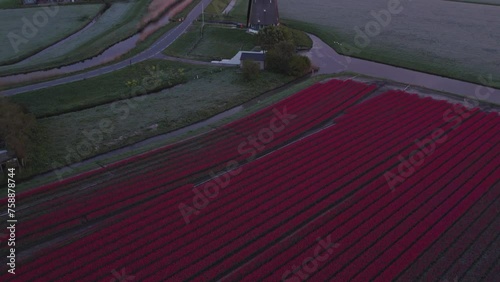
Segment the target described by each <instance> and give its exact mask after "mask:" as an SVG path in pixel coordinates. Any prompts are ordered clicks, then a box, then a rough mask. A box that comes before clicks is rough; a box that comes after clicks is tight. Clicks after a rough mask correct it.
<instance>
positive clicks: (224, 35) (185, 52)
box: [164, 23, 256, 61]
mask: <svg viewBox="0 0 500 282" xmlns="http://www.w3.org/2000/svg"><path fill="white" fill-rule="evenodd" d="M201 30H202V29H201V24H200V23H195V24H194V25H193V26H191V27H190V28H189V30H188V31H187V32H186V33H184V34H183V35H182V36H180V37H179V38H178V39H177V40H176V41H175V42H174V43H173V44H172V45H170V46H169V47H168V48H167V49H165V51H164V54H166V55H169V56H175V57H182V58H189V59H197V60H204V61H211V60H220V59H230V58H232V57H233V56H234V55H236V53H238V51H240V50H245V51H249V50H251V49H252V48H253V47H254V46H255V41H256V37H255V36H254V35H251V34H248V33H247V32H246V30H245V29H236V28H229V27H222V26H216V25H208V24H207V25H205V27H204V28H203V36H202V35H201Z"/></svg>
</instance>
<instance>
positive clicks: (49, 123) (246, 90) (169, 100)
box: [18, 62, 291, 177]
mask: <svg viewBox="0 0 500 282" xmlns="http://www.w3.org/2000/svg"><path fill="white" fill-rule="evenodd" d="M155 63H156V62H154V63H153V65H155ZM200 73H201V75H200V76H199V79H194V78H192V77H191V80H190V81H189V82H187V83H185V84H182V85H178V86H175V87H173V88H170V89H166V90H163V91H160V92H158V93H153V94H149V95H145V96H142V97H140V98H139V99H127V100H121V101H118V102H114V103H107V104H101V105H99V106H97V107H93V108H88V109H85V110H81V111H75V112H71V113H66V114H62V115H58V116H53V117H49V118H43V119H39V120H38V124H39V128H40V132H39V136H40V138H39V140H36V142H35V144H36V149H35V152H34V153H33V155H34V156H35V157H34V158H33V159H32V160H31V161H30V164H31V165H30V168H29V169H28V170H26V171H25V172H24V174H23V176H22V177H28V176H30V175H34V174H39V173H42V172H44V171H47V170H50V169H52V167H53V166H58V165H57V164H61V165H63V164H66V163H65V157H66V155H67V154H68V152H69V151H72V150H73V151H75V150H76V152H79V151H80V150H81V152H80V153H79V154H78V155H75V156H73V157H72V162H76V161H78V160H80V159H85V158H89V157H92V156H95V155H98V154H102V153H105V152H108V151H110V150H113V149H116V148H120V147H123V146H126V145H129V144H132V143H135V142H138V141H141V140H144V139H146V138H148V137H152V136H155V135H158V134H162V133H166V132H169V131H172V130H175V129H178V128H181V127H184V126H187V125H190V124H192V123H195V122H198V121H201V120H204V119H207V118H209V117H211V116H213V115H215V114H217V113H220V112H223V111H225V110H227V109H229V108H232V107H234V106H236V105H239V104H242V103H244V102H246V101H248V100H250V99H252V98H254V97H256V96H258V95H259V94H260V93H262V92H265V91H266V90H270V89H272V88H275V87H278V86H280V85H283V84H284V83H286V82H288V81H290V80H291V78H290V77H285V76H282V75H278V74H274V73H266V74H265V75H261V78H260V79H259V80H257V81H255V82H253V83H247V82H245V81H243V79H242V77H241V74H240V71H239V69H237V68H229V69H228V68H224V69H219V68H212V70H211V71H210V70H208V71H207V70H201V72H200ZM137 79H138V80H141V79H142V78H141V77H138V78H137ZM123 83H125V82H123ZM88 85H91V84H88ZM93 85H96V86H95V88H99V85H98V84H96V83H93ZM75 91H76V90H75ZM80 91H81V93H82V94H85V93H86V92H87V91H86V90H84V89H82V90H80ZM18 102H19V101H18ZM66 102H67V103H72V102H71V101H66ZM82 103H83V102H82ZM57 104H58V103H54V104H53V105H54V107H56V105H57ZM104 121H105V122H107V123H108V125H107V126H106V127H107V128H110V127H112V130H108V131H109V132H108V131H107V132H106V134H104V136H103V140H102V141H100V142H97V143H96V144H92V146H91V148H85V149H84V148H80V147H78V146H79V144H80V143H81V142H83V141H85V140H86V139H85V138H87V137H86V136H87V133H88V132H92V131H93V130H99V128H100V125H101V124H102V123H103V122H104ZM68 150H69V151H68Z"/></svg>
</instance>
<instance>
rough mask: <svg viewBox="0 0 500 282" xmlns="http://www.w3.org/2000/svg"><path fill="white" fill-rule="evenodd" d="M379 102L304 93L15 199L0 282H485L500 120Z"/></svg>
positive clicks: (359, 91)
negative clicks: (12, 258)
mask: <svg viewBox="0 0 500 282" xmlns="http://www.w3.org/2000/svg"><path fill="white" fill-rule="evenodd" d="M379 90H380V87H379V86H378V85H374V84H365V83H361V82H356V81H352V80H345V81H343V80H336V79H334V80H330V81H327V82H322V83H317V84H315V85H313V86H311V87H309V88H307V89H305V90H302V91H300V92H298V93H296V94H294V95H292V96H290V97H288V98H286V99H283V100H281V101H280V102H277V103H275V104H273V105H271V106H269V107H266V108H264V109H261V110H259V111H257V112H255V113H253V114H251V115H249V116H246V117H244V118H242V119H239V120H237V121H235V122H232V123H230V124H227V125H224V126H221V127H218V128H215V129H213V130H211V131H209V132H207V133H205V134H201V135H197V136H194V137H191V138H190V139H186V140H184V141H181V142H178V143H175V144H172V145H168V146H166V147H163V148H159V149H156V150H154V151H151V152H148V153H146V154H143V155H139V156H136V157H132V158H129V159H127V160H124V161H120V162H117V163H115V164H113V165H110V166H106V167H104V168H102V169H99V170H95V171H90V172H88V173H85V174H81V175H79V176H76V177H73V178H69V179H66V180H63V181H60V182H56V183H53V184H50V185H46V186H43V187H40V188H37V189H34V190H30V191H27V192H25V193H20V194H19V195H18V206H19V207H23V206H25V207H26V208H25V210H23V211H20V213H21V212H22V214H20V215H19V218H18V224H17V236H16V244H17V255H18V257H17V267H16V275H11V274H9V273H6V271H4V272H3V273H2V274H1V276H0V280H1V281H305V280H307V281H371V280H374V281H391V280H396V281H414V280H415V281H418V280H421V281H446V280H447V281H462V280H468V281H481V280H482V281H494V280H495V279H494V278H495V275H497V274H498V273H500V264H499V260H500V257H499V255H500V253H499V252H498V250H499V248H500V245H499V243H500V239H499V234H500V210H499V207H500V115H499V114H498V113H496V112H486V111H483V110H481V109H479V108H466V107H464V106H461V105H459V104H452V103H450V102H447V101H444V100H436V99H432V98H429V97H426V98H424V97H422V96H419V95H417V94H410V93H407V92H403V91H400V90H384V91H379ZM1 205H2V207H5V206H6V204H5V201H4V202H2V204H1ZM2 251H3V254H5V256H6V253H7V247H6V246H5V245H4V247H3V249H2ZM5 256H4V257H5ZM4 267H5V264H4Z"/></svg>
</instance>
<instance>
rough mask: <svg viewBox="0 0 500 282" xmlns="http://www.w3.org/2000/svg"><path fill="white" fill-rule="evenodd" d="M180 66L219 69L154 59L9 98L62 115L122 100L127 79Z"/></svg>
mask: <svg viewBox="0 0 500 282" xmlns="http://www.w3.org/2000/svg"><path fill="white" fill-rule="evenodd" d="M180 68H182V69H183V70H184V73H185V75H186V77H188V78H193V77H195V76H196V75H204V74H206V73H209V72H213V71H215V70H216V69H218V68H216V67H210V66H198V65H190V64H184V63H179V62H171V61H164V60H153V61H147V62H142V63H139V64H135V65H132V66H130V67H127V68H124V69H121V70H118V71H115V72H112V73H109V74H104V75H101V76H98V77H95V78H91V79H87V80H81V81H77V82H72V83H68V84H63V85H58V86H54V87H50V88H45V89H40V90H36V91H31V92H26V93H21V94H18V95H15V96H12V97H11V98H10V100H12V101H13V102H15V103H18V104H21V105H24V106H25V107H26V108H27V109H28V110H29V111H30V112H31V113H33V114H35V115H36V116H37V117H38V118H40V117H47V116H53V115H60V114H63V113H68V112H73V111H78V110H82V109H87V108H92V107H96V106H99V105H102V104H106V103H111V102H113V101H117V100H122V99H124V98H123V97H124V96H126V95H129V94H130V92H131V89H130V87H129V86H127V84H126V82H128V81H133V80H137V79H138V78H141V77H146V76H148V75H151V74H155V73H157V72H158V71H167V70H177V69H180ZM167 83H168V81H167V80H162V81H161V83H160V84H159V85H158V87H160V88H164V87H167V85H168V84H167Z"/></svg>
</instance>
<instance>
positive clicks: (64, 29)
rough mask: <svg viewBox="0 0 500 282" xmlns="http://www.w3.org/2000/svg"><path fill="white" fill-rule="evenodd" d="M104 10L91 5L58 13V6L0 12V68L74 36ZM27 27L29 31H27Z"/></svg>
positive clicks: (69, 8) (61, 7) (67, 8)
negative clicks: (0, 23) (0, 20)
mask: <svg viewBox="0 0 500 282" xmlns="http://www.w3.org/2000/svg"><path fill="white" fill-rule="evenodd" d="M103 8H104V5H102V4H92V5H77V6H76V5H75V6H60V7H58V9H59V10H57V7H52V8H23V9H8V10H0V18H1V19H2V25H1V26H0V38H2V40H1V41H0V50H1V51H0V65H1V64H6V63H12V62H16V61H19V60H20V59H22V58H25V57H28V56H30V55H32V54H34V53H36V52H38V51H40V50H43V49H45V48H46V47H48V46H50V45H52V44H53V43H55V42H57V41H59V40H61V39H63V38H65V37H67V36H69V35H71V34H73V33H74V32H76V31H77V30H79V29H81V28H82V27H84V26H85V25H87V24H88V23H89V22H90V21H91V20H92V19H93V18H94V17H95V16H96V15H97V14H98V13H99V11H101V10H102V9H103ZM45 9H49V11H54V12H53V13H52V12H51V13H48V12H46V11H47V10H45ZM56 11H57V12H56ZM34 16H35V18H34ZM35 24H38V26H36V25H35ZM30 25H31V26H32V27H33V28H32V29H29V28H27V27H28V26H30ZM23 31H24V32H23ZM14 37H15V38H14ZM11 39H12V40H11ZM11 41H12V42H14V43H13V44H12V43H11ZM21 42H22V43H21ZM16 47H17V49H16ZM16 51H17V52H16Z"/></svg>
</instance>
